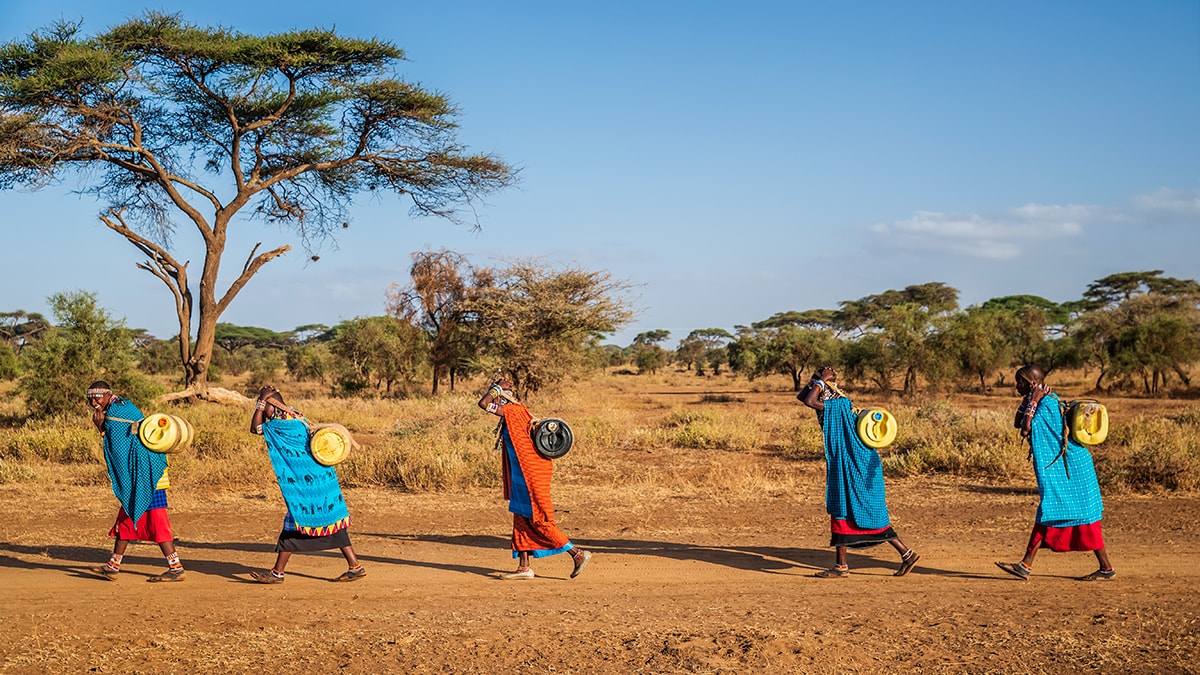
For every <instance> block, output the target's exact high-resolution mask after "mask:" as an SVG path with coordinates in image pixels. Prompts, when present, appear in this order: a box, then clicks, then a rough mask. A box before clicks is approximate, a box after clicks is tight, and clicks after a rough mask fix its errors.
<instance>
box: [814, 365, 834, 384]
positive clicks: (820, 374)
mask: <svg viewBox="0 0 1200 675" xmlns="http://www.w3.org/2000/svg"><path fill="white" fill-rule="evenodd" d="M813 379H814V380H821V381H822V382H833V381H834V380H836V379H837V371H836V370H834V368H833V366H817V372H816V373H815V374H814V375H813Z"/></svg>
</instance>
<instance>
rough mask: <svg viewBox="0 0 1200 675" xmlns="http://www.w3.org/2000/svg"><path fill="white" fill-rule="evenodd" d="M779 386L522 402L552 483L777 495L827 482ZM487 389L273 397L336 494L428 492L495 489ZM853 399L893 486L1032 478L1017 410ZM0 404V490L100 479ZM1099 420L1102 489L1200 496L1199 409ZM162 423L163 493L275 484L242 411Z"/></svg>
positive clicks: (83, 430)
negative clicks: (886, 425) (886, 443)
mask: <svg viewBox="0 0 1200 675" xmlns="http://www.w3.org/2000/svg"><path fill="white" fill-rule="evenodd" d="M1080 381H1083V378H1080ZM750 384H753V386H750ZM788 384H789V382H788V381H785V380H784V379H783V378H778V379H776V380H771V379H767V380H759V381H756V382H754V383H749V384H748V383H746V382H745V381H744V380H739V379H737V378H730V377H725V376H721V377H711V376H710V377H704V378H701V377H697V376H695V375H694V374H690V373H660V374H658V375H651V376H645V377H639V376H628V375H601V376H598V377H596V378H595V379H593V380H591V381H588V382H585V383H579V385H578V386H573V387H570V388H567V387H564V388H561V389H559V390H556V391H548V392H542V393H541V394H540V395H539V396H537V397H535V398H534V399H532V400H531V401H530V402H529V405H530V409H531V411H532V412H533V413H534V414H535V415H536V416H545V417H550V416H553V417H561V418H563V419H566V420H567V421H568V422H569V423H570V425H571V428H572V430H573V432H574V436H575V446H574V448H573V449H572V451H571V453H570V454H569V455H568V456H567V457H564V458H563V459H560V460H558V461H556V463H555V471H556V475H557V476H558V480H561V481H566V482H571V483H577V484H586V485H592V486H597V487H599V486H606V485H607V486H611V485H620V486H623V488H624V489H625V490H626V491H627V492H629V493H631V494H635V495H636V498H638V499H645V498H649V499H654V498H656V495H660V496H661V495H666V494H670V495H675V496H679V495H708V496H714V495H716V496H720V495H740V496H746V495H751V494H786V493H787V492H789V491H790V490H792V489H794V488H795V486H796V481H797V478H798V476H802V475H805V474H812V473H813V472H819V471H821V470H822V469H821V467H822V464H821V458H822V454H823V449H822V442H821V432H820V429H819V427H818V426H817V423H816V420H815V416H814V415H813V414H812V411H810V410H808V409H807V408H804V407H803V406H801V405H800V404H799V403H797V402H796V401H795V399H794V398H793V396H792V394H791V392H790V391H789V387H788ZM483 386H484V383H483V382H482V381H481V382H476V383H470V384H469V385H468V386H466V387H460V389H459V392H457V393H445V394H443V395H441V396H439V397H437V398H416V399H409V400H397V399H342V398H332V397H329V396H328V395H326V394H324V393H323V392H321V391H319V390H316V389H312V388H308V389H305V388H304V387H303V386H301V385H297V384H294V383H292V384H286V383H285V384H284V390H285V391H288V392H290V394H289V396H288V400H289V402H290V403H292V404H293V405H295V406H296V407H298V408H300V409H301V410H303V411H304V412H305V413H306V414H307V415H308V417H309V419H310V420H312V421H314V422H339V423H341V424H343V425H345V426H346V427H347V428H349V429H350V430H351V431H352V432H353V433H354V434H355V438H356V439H357V440H358V441H359V443H360V445H361V447H360V448H358V449H357V450H356V451H355V452H354V453H352V454H351V457H350V458H349V459H348V460H347V461H346V462H345V463H343V464H341V465H339V467H338V472H339V474H340V477H341V479H342V482H343V484H345V485H347V486H388V487H394V488H398V489H401V490H405V491H410V492H423V491H453V490H465V489H473V488H492V487H495V486H496V485H497V484H498V481H499V456H498V453H496V452H495V450H494V440H495V436H494V428H495V422H496V418H494V417H492V416H490V415H487V414H484V413H483V412H481V411H480V410H479V409H478V408H477V407H476V406H475V400H476V392H477V391H480V390H482V388H483ZM3 393H4V392H3V391H0V394H3ZM872 398H873V399H875V400H871V399H872ZM856 399H861V400H860V401H859V402H860V404H863V405H877V404H879V403H880V402H881V401H882V402H883V405H885V406H886V407H887V408H888V409H889V410H891V412H892V413H893V414H895V415H896V417H897V419H898V420H899V422H900V425H901V432H900V435H899V437H898V438H897V440H896V442H895V443H894V444H893V445H892V446H890V447H889V448H887V449H885V450H884V451H883V452H882V453H881V454H882V455H883V463H884V470H885V472H886V474H887V475H888V476H891V477H902V476H922V475H930V474H945V475H952V476H967V477H972V478H980V479H986V480H992V481H1012V480H1027V479H1028V478H1029V476H1030V471H1029V466H1028V460H1027V455H1028V450H1027V448H1026V447H1025V446H1024V445H1023V444H1022V443H1021V442H1020V440H1019V438H1018V437H1017V434H1016V433H1015V431H1014V430H1013V429H1012V427H1011V414H1012V407H1013V406H1014V405H1015V403H1016V400H1015V397H1012V396H995V397H975V398H972V397H968V396H960V397H957V398H956V399H955V400H954V402H953V403H952V402H950V401H947V400H936V399H929V400H924V401H921V402H919V403H915V404H913V405H909V404H906V403H905V402H902V401H900V400H898V399H895V398H889V397H884V396H873V395H872V394H871V393H870V392H868V393H866V394H864V395H863V396H861V397H860V396H856ZM0 400H2V401H3V402H2V403H0V421H4V420H6V421H7V424H0V483H5V482H31V481H32V482H48V483H57V484H67V485H91V484H96V483H99V482H104V481H105V480H107V477H106V475H105V471H104V467H103V459H102V456H101V449H100V439H99V437H98V436H97V434H96V433H95V432H94V430H92V428H91V424H90V420H89V419H88V417H87V415H86V411H85V410H83V409H82V407H81V410H80V414H79V415H77V416H74V417H71V418H66V419H56V420H50V421H37V422H27V423H24V422H22V421H21V420H22V416H23V411H22V409H21V406H20V403H19V401H17V400H14V399H13V397H11V396H9V397H0ZM1110 410H1111V411H1113V412H1114V416H1113V418H1114V423H1113V426H1112V430H1111V432H1110V436H1109V440H1108V441H1107V442H1106V443H1105V444H1103V445H1101V446H1099V447H1097V448H1094V449H1093V454H1094V456H1095V458H1096V464H1097V470H1098V473H1099V475H1100V479H1101V482H1102V483H1103V485H1104V486H1105V489H1106V490H1136V491H1152V490H1179V491H1190V490H1196V489H1198V488H1200V440H1198V439H1200V407H1197V406H1195V405H1194V404H1188V403H1183V402H1173V403H1171V404H1169V405H1168V404H1164V402H1160V401H1144V400H1141V401H1140V400H1136V399H1122V400H1120V401H1113V402H1112V405H1110ZM171 411H172V412H174V413H175V414H179V415H182V416H184V417H186V418H187V419H188V420H190V421H191V422H192V424H193V426H194V427H195V429H196V439H195V443H194V446H193V448H192V450H190V451H189V452H186V453H180V454H177V455H173V456H172V459H171V467H172V482H173V483H175V484H176V485H181V484H186V485H189V486H194V487H198V486H205V487H211V488H214V489H218V488H228V489H243V488H248V487H251V486H257V489H264V488H263V486H272V485H274V475H273V472H272V470H271V466H270V462H269V461H268V459H267V455H266V452H265V447H264V445H263V442H262V439H261V438H259V437H257V436H254V435H252V434H250V433H249V430H248V426H249V416H250V411H249V410H241V409H237V408H231V407H228V406H221V405H216V404H208V403H198V404H193V405H185V406H178V407H173V408H172V409H171ZM1118 411H1119V413H1120V414H1115V413H1117V412H1118ZM664 453H665V454H669V456H670V461H669V462H666V463H664V462H662V461H661V458H659V461H656V462H653V463H654V464H657V465H658V466H659V468H658V469H656V470H654V471H649V470H647V469H646V468H645V467H644V465H645V464H647V462H644V461H643V459H644V458H645V457H647V456H648V455H662V454H664ZM664 466H665V467H666V468H663V467H664Z"/></svg>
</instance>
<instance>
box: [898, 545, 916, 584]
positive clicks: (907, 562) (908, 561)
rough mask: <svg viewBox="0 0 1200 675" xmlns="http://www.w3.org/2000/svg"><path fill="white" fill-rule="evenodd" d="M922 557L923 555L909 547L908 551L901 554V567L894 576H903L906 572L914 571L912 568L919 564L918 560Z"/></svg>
mask: <svg viewBox="0 0 1200 675" xmlns="http://www.w3.org/2000/svg"><path fill="white" fill-rule="evenodd" d="M920 559H921V556H919V555H917V552H916V551H914V550H913V549H911V548H910V549H908V553H905V554H904V555H902V556H900V569H898V570H896V573H895V574H893V575H892V576H896V577H902V576H904V575H905V574H908V573H909V572H911V571H912V568H913V567H915V566H916V565H917V561H918V560H920Z"/></svg>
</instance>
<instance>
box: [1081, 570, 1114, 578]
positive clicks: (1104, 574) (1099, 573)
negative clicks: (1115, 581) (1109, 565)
mask: <svg viewBox="0 0 1200 675" xmlns="http://www.w3.org/2000/svg"><path fill="white" fill-rule="evenodd" d="M1116 575H1117V571H1116V570H1114V569H1107V570H1096V571H1095V572H1092V573H1091V574H1089V575H1087V576H1086V577H1079V580H1080V581H1108V580H1109V579H1112V578H1113V577H1114V576H1116Z"/></svg>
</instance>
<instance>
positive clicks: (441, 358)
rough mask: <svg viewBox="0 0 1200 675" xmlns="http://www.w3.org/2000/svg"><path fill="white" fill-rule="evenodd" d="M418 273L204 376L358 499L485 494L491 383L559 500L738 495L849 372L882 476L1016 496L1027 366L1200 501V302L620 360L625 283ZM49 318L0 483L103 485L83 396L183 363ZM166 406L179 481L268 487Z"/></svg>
mask: <svg viewBox="0 0 1200 675" xmlns="http://www.w3.org/2000/svg"><path fill="white" fill-rule="evenodd" d="M413 260H414V263H413V267H412V279H411V280H410V282H409V283H406V284H397V285H395V286H394V287H393V288H391V289H390V290H389V298H390V301H389V303H388V313H387V314H385V315H381V316H375V317H363V318H359V319H354V320H351V321H346V322H344V323H342V324H339V325H338V326H334V327H326V326H320V325H309V326H302V327H298V328H297V329H295V330H294V331H290V332H286V333H279V332H275V331H271V330H268V329H263V328H255V327H245V326H234V325H229V324H219V325H218V326H217V329H216V331H215V341H214V342H215V344H216V345H218V346H219V347H220V349H219V350H218V351H216V352H215V358H214V362H213V364H212V365H211V366H210V368H211V373H210V376H209V377H210V379H211V380H213V381H218V382H224V383H227V384H228V385H229V386H230V387H231V388H233V389H235V390H240V391H243V392H246V393H251V392H253V391H255V390H256V389H257V388H258V387H259V386H260V385H261V384H262V383H264V382H268V381H270V382H274V383H276V384H278V385H280V386H281V387H283V388H284V389H285V391H288V392H289V400H291V401H293V402H295V403H297V404H301V405H302V407H303V409H304V410H305V412H306V413H307V414H308V415H309V416H310V418H312V419H313V420H314V421H317V422H322V421H337V422H340V423H342V424H344V425H346V426H347V427H349V428H350V429H352V430H353V431H354V432H355V434H356V435H357V436H358V438H359V440H360V442H361V444H362V449H361V450H360V451H359V452H357V453H356V454H355V456H354V457H353V458H351V459H350V460H348V461H347V462H346V463H345V464H344V465H342V466H341V467H340V469H339V471H340V473H341V476H342V479H343V481H344V482H345V483H347V484H348V485H351V486H386V487H393V488H399V489H403V490H409V491H431V490H457V489H470V488H474V487H486V486H491V485H493V484H494V483H495V481H496V480H497V476H498V471H497V470H496V467H495V466H494V464H495V462H496V457H495V455H494V453H493V452H492V442H493V439H492V437H491V426H490V424H489V422H488V420H487V419H486V417H481V415H480V413H479V411H478V410H477V409H476V408H475V406H474V401H475V399H476V397H477V396H478V394H479V392H480V391H481V390H482V388H483V387H484V386H485V384H486V383H487V382H488V381H489V380H490V378H491V377H492V376H493V374H494V372H495V369H496V368H500V369H502V370H504V371H505V372H506V373H508V374H509V375H510V376H515V377H516V378H517V381H518V382H519V383H520V385H521V392H522V396H523V397H525V398H526V399H527V400H528V401H529V403H530V405H531V407H532V408H533V409H534V410H535V413H536V412H538V411H539V409H540V410H541V412H542V414H554V415H555V416H561V417H566V418H568V419H570V421H571V423H572V426H573V428H574V430H575V435H576V439H577V444H578V448H579V449H578V450H577V451H575V452H574V454H573V455H572V460H571V461H567V462H562V463H561V466H562V469H561V470H562V471H563V472H564V473H565V474H566V475H567V476H568V480H569V479H570V478H569V477H570V476H571V475H572V474H574V475H576V476H595V475H597V474H598V473H603V472H604V471H607V470H609V469H606V468H605V467H613V466H622V465H628V467H629V470H630V471H635V472H636V463H634V464H629V462H628V457H629V456H630V455H631V453H632V454H633V455H636V454H637V453H642V452H651V453H654V452H679V453H685V452H686V453H689V455H688V456H690V457H692V458H693V460H695V461H693V462H691V463H688V462H679V463H675V464H673V467H672V469H671V470H672V471H675V472H677V475H674V476H668V477H665V478H664V477H663V476H661V475H660V476H655V477H653V478H651V477H646V480H648V481H653V482H655V483H657V484H663V482H664V481H666V482H667V483H669V482H671V481H675V482H676V484H677V487H681V489H720V490H738V489H759V488H760V487H761V485H762V484H764V483H767V484H770V483H773V482H774V483H778V482H779V481H783V482H784V483H786V482H787V477H786V476H782V475H779V474H778V472H775V473H773V474H772V475H762V476H751V475H746V474H745V472H744V471H739V472H737V473H736V474H735V473H729V472H722V471H721V466H722V464H723V460H722V458H723V457H728V456H729V454H728V453H739V454H745V453H751V454H768V455H773V456H776V457H778V458H782V459H784V460H791V461H796V462H806V461H815V460H819V459H820V457H821V451H822V450H821V448H822V445H821V439H820V432H819V429H818V428H817V426H816V424H815V421H814V420H812V419H811V418H810V415H808V414H805V411H804V410H803V409H802V408H801V407H800V406H799V404H797V403H796V402H795V401H794V400H793V396H792V393H791V392H792V391H794V390H795V388H796V386H797V384H798V383H802V382H803V381H804V380H806V379H807V377H808V373H809V372H811V370H812V369H813V368H814V367H815V366H816V364H818V363H820V362H834V363H841V364H844V365H843V369H842V370H843V373H844V380H845V384H846V385H847V387H848V388H849V389H850V391H851V392H852V393H853V395H854V397H855V398H856V400H857V401H859V402H860V403H863V402H866V401H870V402H872V403H874V404H883V405H886V406H888V407H889V409H891V410H892V411H893V412H894V413H895V414H896V416H897V417H898V419H899V420H900V421H901V424H902V428H903V432H902V433H901V434H900V436H899V438H898V439H897V441H896V442H895V443H894V444H893V445H892V446H891V447H889V448H888V449H886V450H885V451H884V453H883V454H884V467H885V471H886V472H887V473H888V474H889V475H891V476H893V477H902V476H922V475H929V474H947V475H956V476H964V477H971V478H974V479H980V480H995V481H1004V480H1010V479H1014V478H1016V477H1020V476H1026V475H1027V472H1028V467H1027V461H1028V460H1027V448H1025V447H1024V446H1022V445H1021V443H1020V442H1019V440H1018V439H1017V437H1016V434H1015V433H1014V432H1013V431H1012V427H1011V420H1012V416H1011V414H1012V408H1013V406H1014V405H1015V402H1016V401H1015V396H1014V395H1013V393H1012V391H1011V389H1010V387H1009V386H1007V385H1005V378H1006V376H1007V374H1008V373H1009V372H1010V371H1011V369H1012V368H1013V367H1014V366H1016V365H1019V364H1021V363H1024V362H1027V361H1039V362H1040V363H1044V364H1046V366H1045V367H1046V368H1047V369H1048V370H1050V372H1051V375H1050V381H1051V383H1052V384H1053V385H1055V386H1056V387H1058V388H1060V389H1061V390H1062V391H1063V393H1064V395H1066V396H1068V397H1070V396H1078V395H1084V394H1088V395H1093V396H1095V395H1099V396H1102V397H1104V398H1105V400H1106V401H1107V402H1108V403H1109V407H1110V409H1111V410H1112V412H1113V419H1114V423H1113V426H1112V430H1111V432H1110V436H1109V440H1108V441H1107V442H1106V443H1105V444H1104V445H1102V446H1100V447H1098V448H1097V449H1096V450H1095V453H1094V454H1095V456H1096V461H1097V465H1098V470H1099V474H1100V477H1101V481H1102V482H1103V484H1104V485H1105V487H1106V489H1108V490H1158V489H1167V490H1194V489H1196V488H1197V487H1200V440H1198V439H1200V407H1197V406H1196V405H1195V404H1192V403H1190V401H1192V400H1194V394H1195V392H1194V390H1193V389H1192V385H1191V382H1192V380H1191V372H1192V371H1193V370H1194V368H1195V363H1196V361H1197V360H1198V358H1197V354H1198V351H1197V345H1196V342H1197V340H1198V336H1200V331H1198V329H1197V323H1196V321H1197V317H1196V300H1195V298H1196V295H1195V293H1196V289H1195V282H1181V281H1178V280H1173V279H1163V278H1162V277H1161V275H1160V273H1157V272H1149V273H1137V274H1127V275H1114V276H1113V277H1108V278H1106V279H1103V280H1100V281H1098V282H1096V283H1095V284H1092V285H1091V286H1090V287H1089V289H1088V292H1087V294H1086V295H1085V297H1084V298H1083V299H1082V300H1080V301H1078V302H1075V303H1067V304H1066V305H1056V304H1054V303H1051V302H1050V301H1047V300H1044V299H1036V298H1028V297H1017V298H1001V299H997V300H995V301H989V303H985V304H984V305H983V306H978V307H969V308H967V309H965V310H961V311H960V310H958V309H957V308H956V306H955V302H954V300H955V296H956V295H957V292H956V291H954V289H951V288H948V287H946V286H944V285H942V284H927V285H925V286H919V287H910V288H907V289H904V290H900V291H888V292H886V293H882V294H879V295H877V296H870V297H868V298H863V299H860V300H855V301H848V302H845V303H842V306H841V308H840V309H839V310H809V311H806V312H786V313H781V314H777V315H775V316H773V317H770V318H768V319H766V320H764V321H763V322H760V323H757V324H755V325H754V326H752V327H750V328H745V327H736V328H735V329H734V331H725V330H722V329H716V328H706V329H698V330H696V331H693V332H692V333H691V334H689V335H688V336H686V337H684V338H683V339H682V340H681V341H680V342H679V345H678V347H677V348H676V349H674V350H672V349H669V348H666V347H664V346H663V345H662V343H663V342H665V341H666V339H667V338H668V336H669V333H667V331H662V330H658V331H649V332H645V333H641V334H639V335H638V336H636V337H635V339H634V340H633V342H632V343H631V344H630V345H629V346H628V347H625V348H619V347H614V346H612V345H602V344H600V343H599V340H600V337H601V336H602V335H603V334H604V333H606V332H611V331H613V330H615V329H616V328H617V327H618V326H620V325H622V323H623V322H624V321H626V320H627V319H628V316H629V314H628V311H627V309H626V308H627V306H628V305H627V302H626V301H625V300H624V299H623V298H622V297H621V294H622V292H623V291H624V290H625V286H624V285H623V284H622V283H620V282H615V281H613V280H611V279H610V278H609V277H608V275H606V274H604V273H594V272H588V271H586V270H580V269H570V268H569V269H554V268H553V267H551V266H549V265H546V264H544V263H542V264H539V263H536V262H534V261H516V262H513V263H512V264H511V265H509V266H507V267H502V268H495V269H490V268H489V269H484V268H475V267H473V266H472V265H471V264H470V262H469V261H468V260H467V259H466V258H465V257H464V256H461V255H459V254H455V253H452V252H447V251H438V252H432V251H425V252H418V253H416V254H414V256H413ZM1134 282H1136V283H1134ZM50 305H51V307H52V310H53V318H52V319H47V318H45V317H42V316H39V315H35V314H30V313H27V312H24V311H20V310H18V311H12V312H7V313H5V314H4V315H3V319H4V322H3V324H0V328H2V330H3V337H4V338H5V344H4V345H2V346H0V352H3V353H5V354H6V356H5V358H4V359H3V360H0V365H4V364H6V365H4V368H3V369H2V370H0V379H3V380H4V384H2V385H0V386H3V387H4V391H5V393H6V394H7V395H6V396H5V397H4V399H3V400H4V403H3V405H2V406H0V481H2V482H9V481H52V482H53V481H68V482H84V483H92V482H103V481H104V480H106V477H105V474H104V467H103V462H102V459H101V457H100V442H99V439H98V438H97V437H96V435H95V433H94V431H92V429H91V426H90V423H89V417H88V415H87V414H86V411H85V410H84V408H83V403H82V392H83V389H84V388H85V387H86V385H87V383H88V382H90V381H91V380H92V379H95V378H97V377H103V378H104V379H107V380H109V381H110V382H113V383H114V385H115V386H116V387H117V388H118V389H119V390H120V392H121V393H122V394H124V395H126V396H129V397H131V398H133V399H134V400H135V401H136V402H138V403H139V404H140V405H142V406H143V407H144V408H145V407H147V406H149V407H154V406H165V405H168V404H167V403H166V402H165V401H164V399H163V398H162V394H163V392H165V391H167V390H168V389H170V388H171V386H173V385H175V384H177V382H176V381H174V380H172V377H173V376H174V373H175V372H176V371H175V370H174V369H172V368H171V367H170V363H171V354H172V353H174V352H175V351H176V350H175V348H174V345H172V344H171V341H160V340H157V339H155V338H153V337H150V336H147V335H145V334H144V331H139V330H131V329H128V328H126V327H125V326H124V323H123V322H122V321H117V320H114V319H113V318H112V317H111V316H110V314H109V312H108V311H107V310H105V309H104V308H102V307H101V306H100V305H99V303H98V299H97V298H96V296H95V295H93V294H89V293H84V292H73V293H63V294H59V295H56V296H54V297H53V298H51V300H50ZM437 383H441V384H442V385H443V388H441V389H440V390H437V391H436V393H434V389H435V387H436V386H437ZM173 405H176V406H179V410H178V412H179V413H180V414H183V415H185V416H187V417H188V418H189V419H190V420H191V421H192V423H193V425H194V426H195V427H196V429H197V437H196V441H195V445H194V451H193V452H190V453H188V454H186V455H182V456H179V457H177V458H175V460H173V461H174V464H173V466H174V467H175V469H174V472H173V475H179V476H180V480H186V481H187V482H189V483H190V484H192V485H198V486H200V485H207V486H211V487H213V488H219V487H222V486H236V485H254V484H269V483H270V481H271V480H272V477H271V474H270V467H269V465H268V464H267V463H266V460H265V457H264V456H263V453H262V452H261V448H260V447H259V444H258V442H257V439H255V438H253V437H251V436H250V435H249V434H248V433H247V432H246V430H245V427H246V425H247V422H246V418H247V415H248V408H246V407H241V406H229V405H221V404H217V403H210V402H203V401H193V402H191V403H175V404H173ZM681 456H682V455H681ZM626 477H627V476H626ZM739 486H740V487H739Z"/></svg>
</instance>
